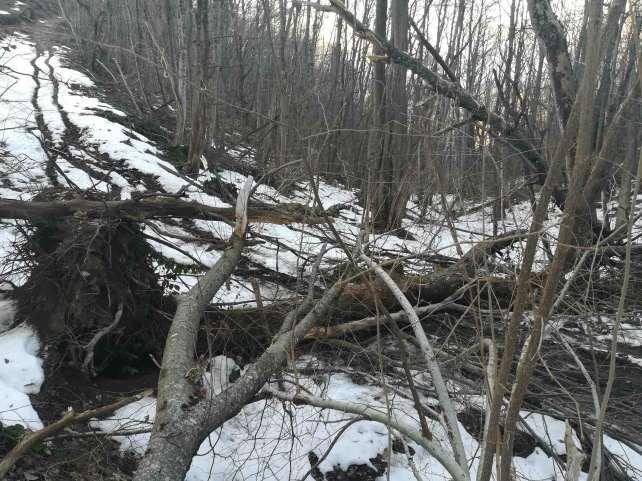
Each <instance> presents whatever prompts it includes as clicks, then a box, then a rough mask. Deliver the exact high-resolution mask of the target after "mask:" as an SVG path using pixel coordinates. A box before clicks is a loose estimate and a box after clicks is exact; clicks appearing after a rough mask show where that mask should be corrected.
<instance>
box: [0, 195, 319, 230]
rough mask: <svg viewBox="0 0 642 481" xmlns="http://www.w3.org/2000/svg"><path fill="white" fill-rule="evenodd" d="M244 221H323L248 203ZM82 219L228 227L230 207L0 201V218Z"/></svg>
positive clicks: (301, 210)
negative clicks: (188, 221) (170, 220)
mask: <svg viewBox="0 0 642 481" xmlns="http://www.w3.org/2000/svg"><path fill="white" fill-rule="evenodd" d="M247 215H248V221H250V222H266V223H270V224H291V223H304V224H320V223H322V222H324V221H325V219H323V218H321V217H319V216H317V215H315V211H314V210H313V209H310V208H308V207H306V206H304V205H301V204H278V205H271V204H264V203H259V202H252V203H250V204H249V206H248V214H247ZM71 216H84V217H87V218H89V219H95V218H103V217H112V218H128V219H133V220H139V221H140V220H143V219H150V218H158V217H188V218H192V219H214V220H221V221H223V222H227V223H231V222H233V221H234V218H235V217H234V208H233V207H212V206H209V205H205V204H200V203H198V202H193V201H192V202H188V201H184V200H179V199H173V198H151V199H150V198H146V199H142V200H138V201H137V200H108V201H93V200H85V199H74V200H60V201H48V202H28V201H21V200H9V199H1V200H0V218H3V219H22V220H28V221H39V220H40V221H42V220H51V219H54V218H60V217H71Z"/></svg>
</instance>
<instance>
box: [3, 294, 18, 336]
mask: <svg viewBox="0 0 642 481" xmlns="http://www.w3.org/2000/svg"><path fill="white" fill-rule="evenodd" d="M15 315H16V303H15V301H13V300H11V299H7V298H5V297H4V296H2V295H0V334H1V333H3V332H5V331H6V330H7V329H9V328H10V327H11V324H13V318H14V317H15Z"/></svg>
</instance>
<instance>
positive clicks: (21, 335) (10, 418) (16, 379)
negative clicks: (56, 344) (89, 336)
mask: <svg viewBox="0 0 642 481" xmlns="http://www.w3.org/2000/svg"><path fill="white" fill-rule="evenodd" d="M39 349H40V342H39V341H38V336H37V335H36V333H35V332H34V331H33V329H32V328H31V327H28V326H26V325H21V326H18V327H16V328H14V329H11V330H10V331H7V332H4V333H3V334H0V423H1V424H2V425H3V426H11V425H14V424H20V425H22V426H24V427H25V428H27V429H31V430H37V429H41V428H42V427H43V426H42V422H41V421H40V418H39V416H38V413H37V412H36V411H35V409H34V408H33V406H32V405H31V401H30V400H29V396H28V395H29V394H36V393H38V391H40V386H41V385H42V383H43V382H44V371H43V369H42V360H41V359H40V358H39V357H38V356H37V354H38V351H39Z"/></svg>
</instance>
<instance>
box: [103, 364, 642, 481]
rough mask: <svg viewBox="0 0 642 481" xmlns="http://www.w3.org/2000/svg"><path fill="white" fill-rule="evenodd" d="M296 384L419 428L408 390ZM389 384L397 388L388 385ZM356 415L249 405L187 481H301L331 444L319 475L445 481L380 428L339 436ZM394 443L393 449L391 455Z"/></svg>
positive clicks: (530, 467)
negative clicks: (381, 464) (362, 472)
mask: <svg viewBox="0 0 642 481" xmlns="http://www.w3.org/2000/svg"><path fill="white" fill-rule="evenodd" d="M222 359H224V358H223V357H222V356H220V357H218V358H216V359H215V362H214V363H213V365H214V369H212V371H210V372H209V373H208V374H207V376H208V377H209V376H213V377H214V378H215V379H226V378H227V373H229V372H230V371H229V370H230V367H231V365H232V364H233V362H232V361H231V360H229V361H228V362H223V361H222ZM308 361H309V362H313V361H314V360H313V359H308ZM221 368H225V369H227V371H223V370H222V369H221ZM289 379H290V380H291V381H293V380H294V377H293V376H292V375H291V376H290V377H289ZM296 380H297V382H298V384H299V385H300V386H302V387H303V388H305V389H307V390H309V391H310V392H311V393H313V394H314V395H316V396H322V397H324V398H327V399H332V400H337V401H349V402H353V403H358V404H363V405H365V406H369V407H371V408H375V409H378V410H380V411H381V412H382V413H387V414H388V415H389V416H390V418H391V419H393V420H395V421H397V422H400V423H405V424H409V425H410V426H413V427H414V428H415V429H416V430H417V431H419V430H420V429H421V427H420V424H419V421H418V418H417V414H416V411H415V409H414V404H413V402H412V400H411V397H410V393H408V392H406V393H402V392H401V391H396V392H395V391H391V390H390V389H383V388H381V387H377V386H372V385H369V384H356V383H355V382H353V381H352V380H351V378H350V377H349V376H348V375H346V374H341V373H339V374H333V375H324V376H316V377H315V378H314V379H311V378H309V377H306V376H302V375H297V376H296ZM388 381H390V382H394V380H393V379H389V380H388ZM224 386H225V383H224V382H223V383H219V385H217V386H216V389H213V390H212V392H213V394H216V393H217V392H219V391H220V389H221V387H224ZM402 394H405V396H402ZM422 402H424V403H425V404H426V405H434V404H435V403H436V400H434V399H431V398H428V397H424V398H423V399H422ZM473 404H474V403H473ZM154 414H155V399H154V398H151V397H148V398H144V399H142V400H140V401H137V402H135V403H132V404H130V405H128V406H125V407H123V408H121V409H120V410H118V411H117V412H116V413H115V414H114V415H113V416H111V417H110V418H109V419H107V420H103V421H95V422H93V423H92V426H93V427H94V428H97V429H101V430H103V431H107V432H116V431H121V432H122V431H131V430H136V429H141V428H146V427H147V428H148V427H149V426H150V423H151V422H153V419H154ZM521 416H522V418H523V419H524V421H525V423H527V424H528V426H529V427H530V429H531V430H532V431H533V432H534V433H535V435H536V436H537V437H538V438H540V439H541V440H542V441H543V442H544V443H546V444H547V445H548V446H550V447H551V448H552V450H553V451H554V452H555V453H557V454H559V455H564V454H565V453H566V446H565V444H564V432H565V425H564V422H563V421H560V420H558V419H555V418H552V417H550V416H546V415H542V414H537V413H531V412H528V411H522V412H521ZM354 417H355V416H352V415H347V414H345V413H342V412H340V411H335V410H332V409H319V408H316V407H311V406H307V405H293V404H289V403H288V404H284V403H283V402H282V401H280V400H277V399H268V400H265V401H259V402H255V403H252V404H249V405H247V406H245V407H244V408H243V409H242V410H241V412H240V413H239V414H238V415H237V416H236V417H234V418H233V419H231V420H230V421H228V422H227V423H225V424H224V425H223V427H222V428H220V429H218V430H216V431H215V432H213V433H212V434H211V435H210V436H209V438H208V439H206V440H205V441H204V442H203V443H202V445H201V446H200V448H199V451H198V455H197V456H196V457H195V458H194V460H193V462H192V466H191V469H190V471H189V474H188V476H187V477H186V480H187V481H224V480H229V481H232V480H244V481H250V480H252V481H254V480H256V481H258V480H263V481H268V480H273V481H279V480H283V479H302V478H303V476H304V475H305V474H306V473H308V471H309V470H310V457H309V456H310V453H313V454H314V455H316V458H318V459H321V458H322V457H323V455H324V454H325V453H326V452H327V451H328V449H329V448H330V447H331V445H332V444H333V443H334V444H333V445H332V449H331V450H330V451H329V452H328V454H327V456H326V457H325V459H323V461H322V462H321V463H320V464H319V465H318V468H319V470H320V471H321V472H322V473H324V474H325V473H328V472H330V471H333V470H335V469H337V470H341V471H346V470H347V469H348V467H350V466H354V465H368V466H370V467H371V468H372V469H373V471H376V466H375V464H373V461H378V460H381V459H382V460H384V461H385V463H386V464H387V465H388V467H389V473H388V472H386V473H383V474H382V475H381V476H380V477H378V478H377V479H381V480H382V481H383V480H388V479H390V480H392V481H416V477H415V475H414V474H413V466H412V464H414V466H415V468H416V469H417V470H418V472H419V473H420V474H421V476H422V478H423V479H432V480H448V479H450V475H449V474H448V473H447V471H446V470H445V469H444V467H443V466H442V465H441V464H440V463H438V462H437V461H436V460H435V459H434V458H432V457H431V456H430V455H429V454H428V453H427V452H426V451H425V449H424V448H422V447H421V446H419V445H418V444H417V443H415V442H413V441H409V440H407V439H403V444H405V445H406V446H407V451H406V450H405V449H406V448H403V444H400V443H398V440H402V436H401V435H400V434H399V433H397V432H396V431H394V430H391V429H389V428H387V427H386V426H384V425H382V424H379V423H376V422H373V421H367V420H360V421H357V422H355V423H353V424H352V425H350V426H349V427H348V428H347V429H345V430H344V427H345V426H346V424H347V423H348V422H350V420H351V419H353V418H354ZM428 424H429V426H428V427H429V429H430V431H431V433H432V434H433V437H434V438H435V439H437V440H439V442H440V443H441V444H442V445H443V446H444V448H445V449H446V450H449V447H448V445H447V437H446V432H445V431H444V428H443V426H442V425H441V424H440V423H438V422H437V421H435V420H431V419H429V420H428ZM459 428H460V431H461V433H462V438H463V442H464V447H465V450H466V455H467V457H468V460H469V465H470V467H471V478H472V479H475V476H476V471H477V466H478V463H479V449H480V446H479V442H478V441H477V440H476V439H475V438H474V437H473V436H472V435H471V434H469V433H468V432H467V431H466V428H465V427H464V426H463V425H462V424H461V423H460V424H459ZM574 437H575V443H576V446H580V443H579V440H578V438H577V436H576V435H574ZM115 439H116V440H117V441H118V442H119V444H120V448H121V450H123V451H129V452H132V453H134V454H137V455H141V454H142V453H143V452H144V451H145V447H146V445H147V442H148V441H149V434H133V435H127V436H116V437H115ZM395 440H397V441H395ZM393 442H394V447H393V449H392V450H391V446H393ZM605 445H606V446H609V449H611V448H612V453H613V454H615V455H617V456H620V457H621V458H622V459H623V460H626V462H627V464H630V465H631V466H637V467H642V457H641V456H640V454H638V452H636V451H635V450H633V449H631V448H630V447H628V446H627V445H625V444H623V443H620V442H618V441H616V440H614V439H612V438H610V437H608V436H606V437H605ZM378 457H379V458H378ZM377 458H378V459H377ZM514 466H515V470H516V473H517V476H518V477H517V479H527V480H542V479H548V480H559V481H562V480H564V479H565V472H564V468H563V466H560V465H559V464H558V463H557V461H556V460H555V459H554V458H553V457H549V456H548V455H547V454H546V453H545V452H544V451H543V450H542V449H541V448H540V447H535V449H534V450H533V452H532V453H531V454H529V455H528V456H527V457H515V459H514ZM629 474H630V475H631V478H632V479H634V480H642V472H640V471H638V470H637V469H633V468H632V469H631V470H630V473H629ZM388 475H389V477H388ZM585 479H586V473H581V475H580V480H581V481H583V480H585Z"/></svg>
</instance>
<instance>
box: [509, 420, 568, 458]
mask: <svg viewBox="0 0 642 481" xmlns="http://www.w3.org/2000/svg"><path fill="white" fill-rule="evenodd" d="M520 415H521V417H522V419H524V421H525V422H526V423H527V424H528V426H529V427H530V428H531V429H532V430H533V432H535V433H537V435H538V436H539V437H540V438H541V439H542V440H544V441H545V442H546V443H547V444H549V445H550V446H551V447H552V448H553V449H554V450H555V452H556V453H557V454H565V453H566V445H565V443H564V433H565V430H566V427H565V423H564V421H560V420H559V419H555V418H552V417H550V416H546V415H544V414H539V413H531V412H528V411H521V412H520ZM573 441H574V442H575V445H576V446H581V443H580V440H579V438H578V437H577V435H576V434H575V432H573Z"/></svg>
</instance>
